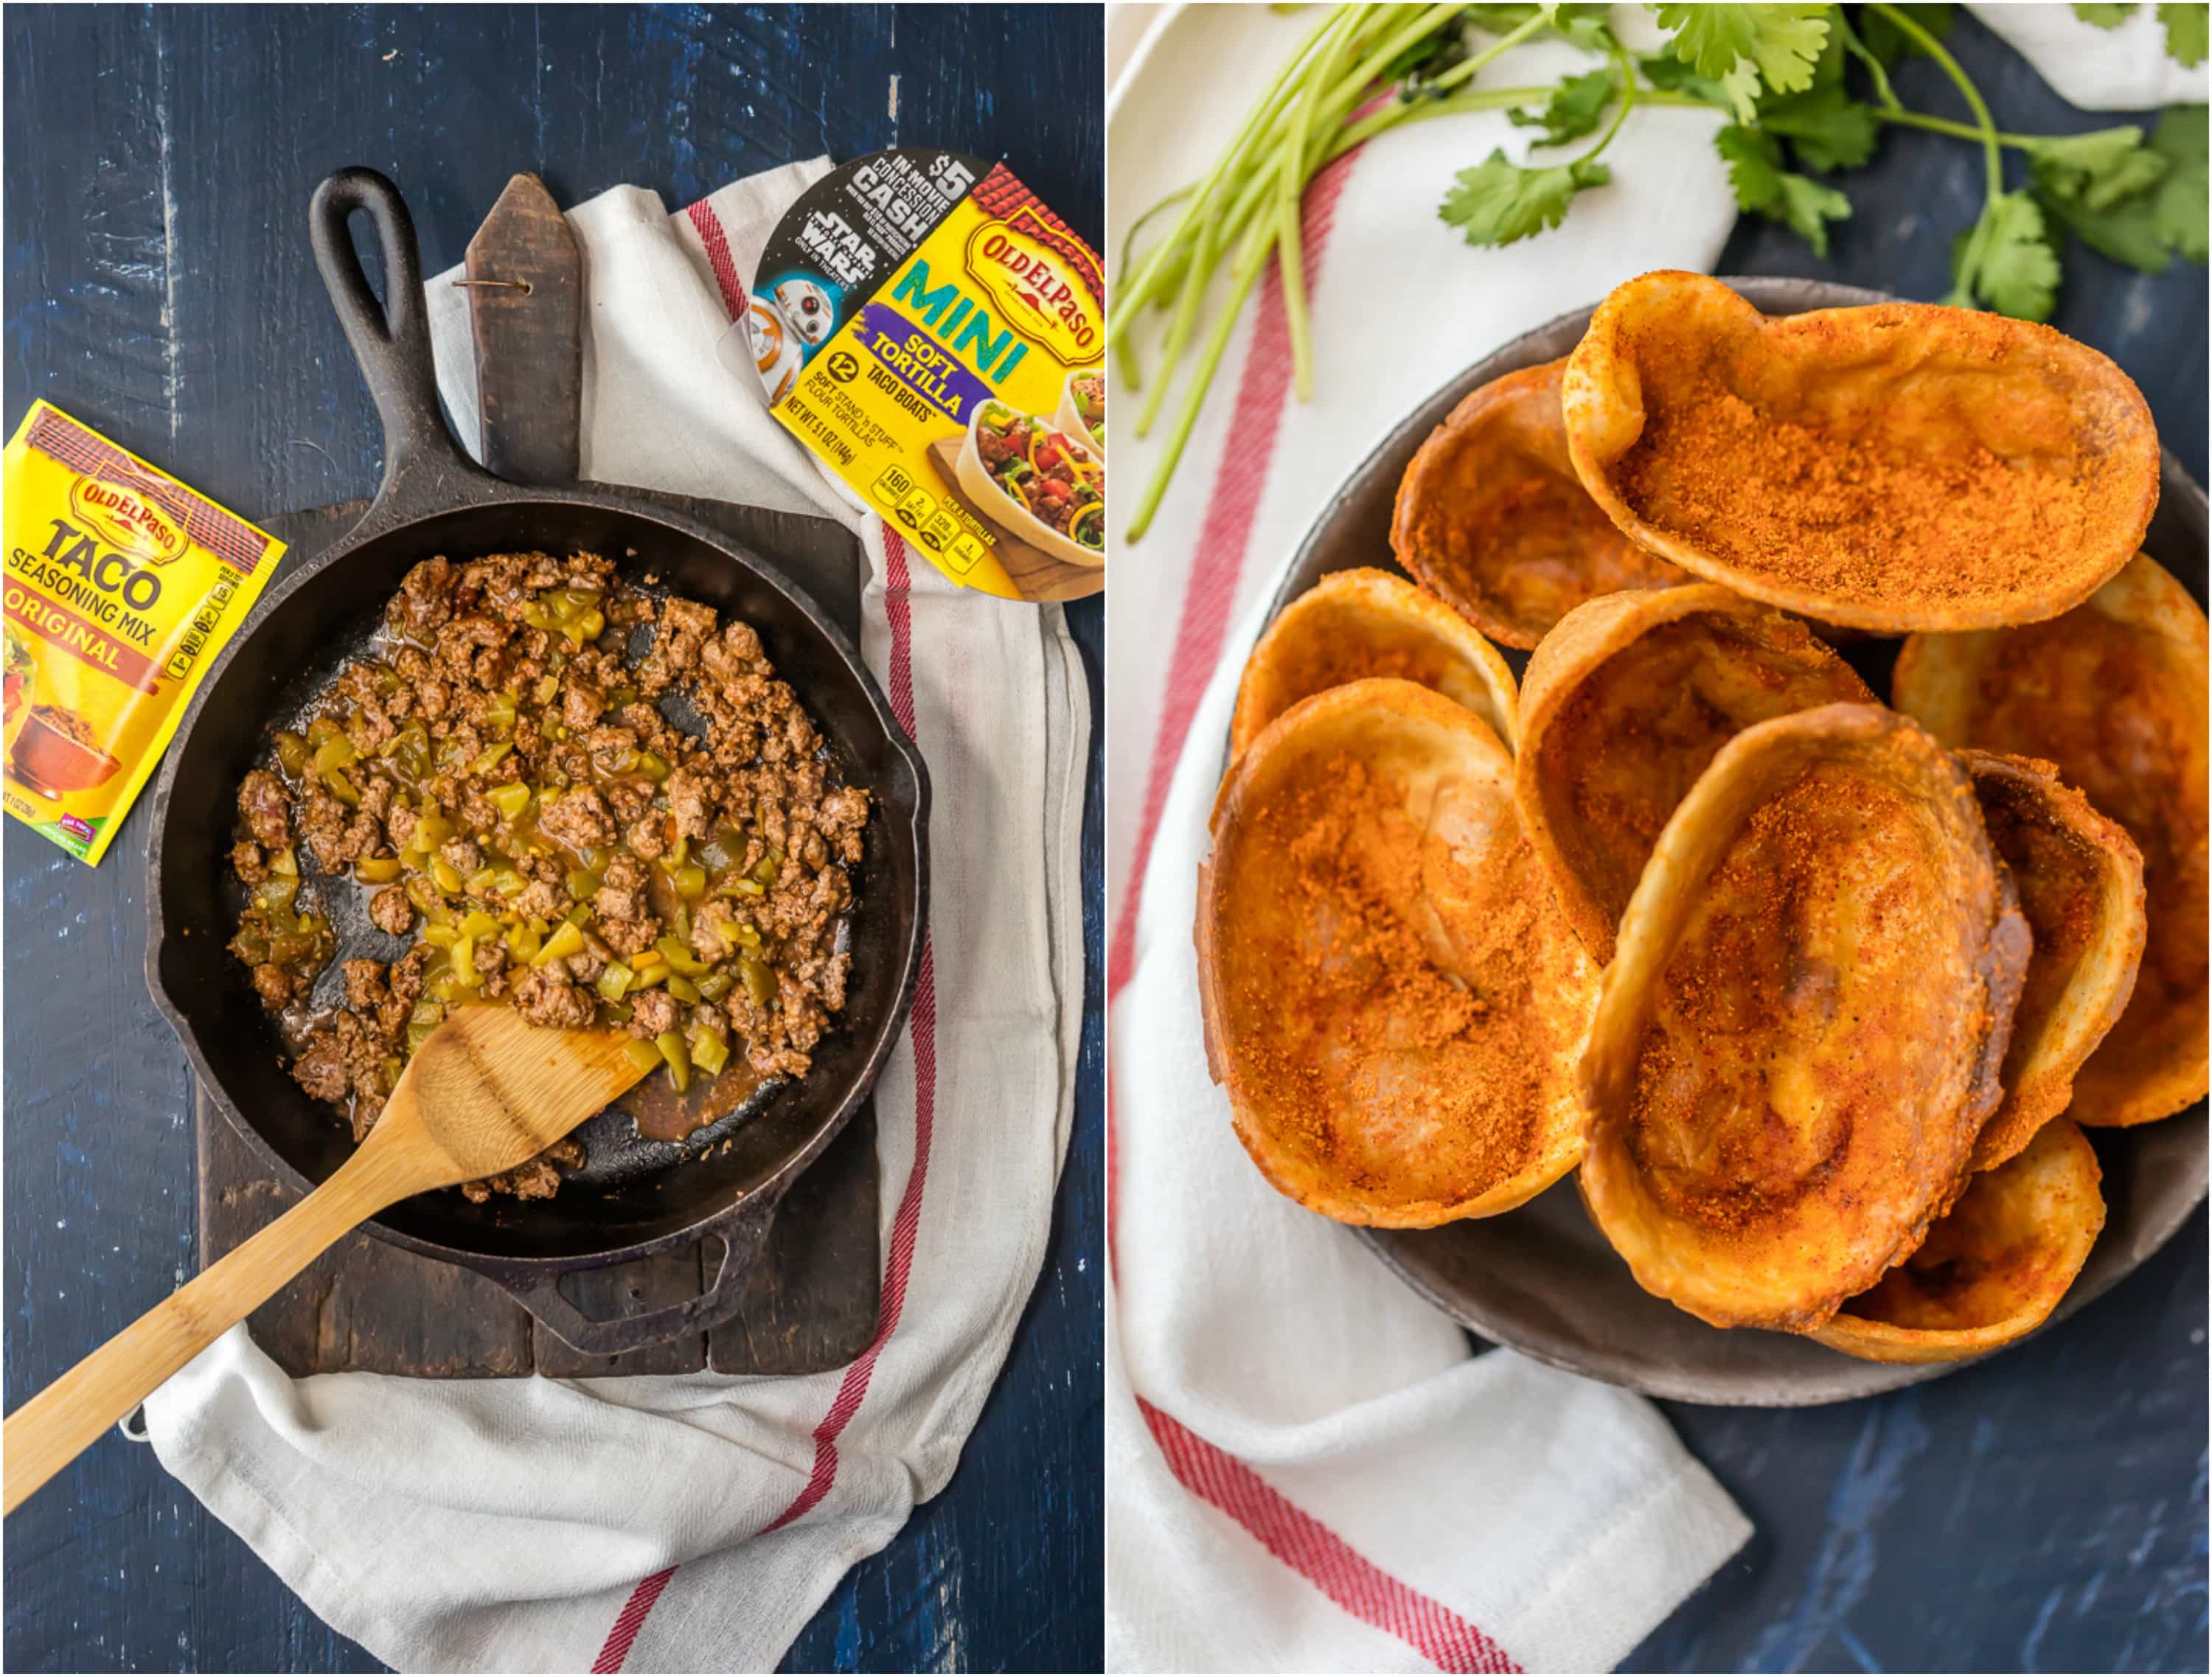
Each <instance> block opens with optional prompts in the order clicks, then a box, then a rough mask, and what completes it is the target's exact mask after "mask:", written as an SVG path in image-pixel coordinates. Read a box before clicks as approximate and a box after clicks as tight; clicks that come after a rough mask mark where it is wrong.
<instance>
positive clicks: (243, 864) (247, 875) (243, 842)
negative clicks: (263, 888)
mask: <svg viewBox="0 0 2212 1677" xmlns="http://www.w3.org/2000/svg"><path fill="white" fill-rule="evenodd" d="M230 866H231V871H232V872H234V873H236V874H237V875H238V877H239V878H240V879H242V880H244V881H245V882H246V884H249V885H258V884H260V883H261V882H262V881H263V880H264V879H266V878H268V877H269V861H268V859H267V858H266V857H264V855H263V854H261V847H260V846H259V845H258V844H256V843H255V842H253V841H252V839H240V840H239V842H237V843H236V844H234V845H232V846H231V847H230Z"/></svg>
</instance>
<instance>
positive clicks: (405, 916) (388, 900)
mask: <svg viewBox="0 0 2212 1677" xmlns="http://www.w3.org/2000/svg"><path fill="white" fill-rule="evenodd" d="M368 917H369V919H370V920H371V921H374V922H375V924H376V929H377V930H378V931H380V932H389V933H391V934H392V936H393V937H395V938H404V937H405V936H406V935H407V928H408V927H410V926H412V925H414V924H415V905H414V904H413V903H411V902H409V901H408V900H407V893H406V892H405V891H404V890H400V888H399V887H398V886H397V885H386V887H385V888H384V889H383V890H380V891H379V892H377V894H376V895H375V896H372V897H370V898H369V899H368Z"/></svg>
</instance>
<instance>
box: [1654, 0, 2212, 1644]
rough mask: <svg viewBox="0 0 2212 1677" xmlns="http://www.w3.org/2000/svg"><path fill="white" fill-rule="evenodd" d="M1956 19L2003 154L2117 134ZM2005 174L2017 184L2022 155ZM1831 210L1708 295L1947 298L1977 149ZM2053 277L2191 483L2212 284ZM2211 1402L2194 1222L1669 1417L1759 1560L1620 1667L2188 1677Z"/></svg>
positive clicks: (2178, 269) (1901, 144)
mask: <svg viewBox="0 0 2212 1677" xmlns="http://www.w3.org/2000/svg"><path fill="white" fill-rule="evenodd" d="M1953 10H1954V13H1958V14H1960V16H1959V18H1958V21H1957V23H1956V25H1955V27H1954V30H1953V33H1952V39H1951V41H1950V46H1951V47H1952V49H1953V50H1954V52H1955V53H1956V54H1957V56H1958V57H1959V58H1960V61H1961V62H1962V63H1963V64H1964V65H1965V66H1966V70H1967V73H1968V74H1969V75H1970V76H1972V77H1973V78H1974V80H1975V81H1976V82H1978V83H1979V85H1980V87H1981V89H1982V92H1983V94H1984V96H1985V97H1986V98H1987V99H1988V100H1989V102H1990V106H1991V107H1992V109H1993V110H1994V111H1995V112H1996V120H1997V125H1998V126H1999V127H2000V128H2002V129H2005V130H2008V131H2012V132H2015V133H2070V132H2075V131H2081V130H2085V129H2090V128H2099V127H2106V126H2109V125H2112V124H2114V123H2118V122H2121V121H2124V120H2127V119H2128V118H2124V117H2119V116H2111V115H2100V116H2091V115H2087V114H2084V113H2083V112H2078V111H2075V110H2072V109H2070V108H2069V107H2068V106H2066V105H2065V104H2064V103H2063V101H2061V100H2059V99H2058V98H2057V95H2055V94H2052V93H2051V91H2050V89H2049V88H2046V87H2045V85H2044V84H2043V82H2041V80H2040V79H2039V77H2038V76H2036V74H2035V72H2034V71H2033V70H2032V69H2030V68H2029V67H2028V65H2027V64H2026V63H2025V62H2024V61H2023V60H2022V59H2021V58H2019V57H2018V56H2017V55H2016V54H2015V53H2014V52H2012V51H2011V50H2010V49H2009V48H2008V47H2006V46H2004V45H2003V44H2002V42H2000V41H1998V40H1997V39H1996V38H1995V37H1994V36H1992V35H1990V34H1989V33H1986V32H1985V31H1984V30H1983V29H1982V28H1981V27H1979V26H1978V24H1975V23H1974V22H1972V21H1971V20H1970V19H1968V18H1966V16H1965V15H1963V10H1964V9H1963V8H1954V9H1953ZM1897 89H1898V93H1899V97H1900V98H1902V99H1903V100H1905V103H1906V104H1907V105H1908V106H1911V108H1913V109H1915V110H1920V111H1926V112H1933V113H1935V114H1938V115H1942V116H1951V117H1957V116H1960V115H1962V114H1963V112H1960V108H1959V104H1958V95H1957V94H1955V93H1954V91H1953V90H1952V88H1951V87H1950V84H1949V83H1948V82H1946V81H1945V80H1944V79H1943V77H1942V75H1941V74H1940V72H1938V71H1937V70H1936V69H1935V67H1934V66H1933V65H1931V64H1927V63H1925V62H1919V63H1915V64H1908V65H1906V66H1905V68H1904V70H1902V71H1901V72H1900V73H1899V76H1898V78H1897ZM2142 120H2143V122H2144V125H2145V126H2146V127H2148V125H2149V121H2150V118H2148V117H2147V118H2142ZM2008 167H2010V168H2011V169H2012V170H2013V171H2014V179H2015V180H2016V179H2018V171H2019V169H2020V167H2021V166H2020V163H2019V161H2018V159H2017V157H2015V158H2014V159H2013V160H2011V161H2010V162H2009V165H2008ZM1838 185H1841V186H1843V187H1844V189H1845V190H1846V191H1848V192H1849V194H1850V199H1851V204H1852V206H1853V214H1852V217H1851V219H1850V221H1849V222H1845V223H1844V224H1843V225H1842V226H1841V227H1839V228H1837V229H1836V231H1835V236H1834V240H1833V243H1832V246H1831V249H1830V252H1829V259H1828V260H1827V261H1826V262H1821V261H1817V260H1815V259H1814V258H1813V256H1812V254H1811V253H1810V252H1808V250H1807V248H1806V246H1805V245H1804V244H1803V242H1802V240H1798V239H1797V238H1796V236H1795V235H1794V234H1790V233H1788V232H1787V231H1785V230H1784V229H1782V228H1778V227H1776V226H1774V225H1773V224H1772V223H1770V222H1763V221H1752V220H1750V219H1747V220H1745V221H1744V222H1741V223H1740V224H1739V225H1738V227H1737V229H1736V233H1735V237H1734V239H1732V240H1730V242H1729V247H1728V251H1727V253H1726V254H1725V255H1724V256H1723V258H1722V259H1721V271H1723V273H1744V274H1803V275H1810V276H1817V277H1820V278H1823V279H1835V280H1842V281H1844V282H1847V283H1851V284H1856V285H1867V286H1875V287H1879V288H1881V289H1884V290H1887V291H1893V292H1896V293H1898V294H1899V295H1902V296H1906V297H1914V298H1921V299H1926V300H1929V301H1933V300H1934V299H1936V298H1939V297H1941V296H1942V295H1943V294H1944V293H1945V292H1946V291H1947V290H1948V289H1949V286H1950V273H1949V260H1950V248H1951V240H1952V238H1953V236H1954V234H1957V233H1958V232H1960V230H1961V229H1963V228H1966V227H1968V226H1970V225H1972V222H1973V218H1974V216H1975V214H1976V212H1977V210H1978V209H1979V207H1980V204H1981V194H1982V160H1981V155H1980V153H1979V151H1978V149H1975V148H1974V147H1972V146H1968V145H1963V144H1961V143H1959V142H1957V141H1954V140H1948V139H1944V138H1942V137H1938V136H1935V135H1929V134H1921V133H1913V132H1907V131H1897V130H1893V131H1890V132H1888V133H1887V134H1886V135H1885V137H1884V138H1883V141H1882V149H1881V154H1880V155H1879V156H1878V157H1877V159H1876V161H1875V163H1874V164H1873V165H1872V166H1871V167H1869V168H1867V169H1864V170H1861V171H1857V172H1855V173H1851V174H1850V175H1848V176H1845V177H1843V178H1842V179H1839V180H1838ZM2065 268H2066V283H2065V289H2064V290H2063V293H2062V295H2061V299H2060V303H2059V307H2058V312H2057V314H2056V316H2055V317H2054V318H2053V319H2052V322H2051V324H2052V325H2056V326H2057V327H2058V328H2059V329H2060V330H2061V331H2066V332H2069V333H2071V334H2073V335H2074V336H2075V337H2079V338H2081V339H2082V340H2083V341H2085V342H2087V343H2092V344H2093V345H2095V346H2096V347H2097V348H2098V349H2102V350H2103V351H2104V352H2105V353H2106V354H2107V355H2111V356H2112V358H2113V359H2114V360H2116V361H2118V362H2119V363H2120V365H2121V366H2122V367H2124V368H2126V369H2127V371H2128V373H2129V374H2130V376H2131V377H2133V378H2134V379H2135V380H2136V383H2137V384H2138V385H2139V386H2142V392H2143V395H2144V396H2145V398H2148V401H2149V403H2150V405H2151V410H2152V412H2153V413H2154V415H2155V416H2156V417H2157V420H2158V427H2159V434H2160V438H2161V439H2162V440H2163V441H2164V442H2165V444H2166V447H2168V448H2170V449H2172V451H2173V453H2175V455H2176V456H2177V457H2178V458H2179V459H2180V461H2181V463H2182V465H2184V466H2185V467H2186V468H2187V469H2188V471H2189V472H2190V474H2191V476H2192V477H2195V478H2196V479H2197V482H2198V483H2203V482H2204V467H2205V404H2206V346H2205V308H2206V291H2205V270H2203V268H2201V267H2194V266H2191V265H2189V264H2185V263H2180V262H2176V263H2175V264H2173V265H2172V267H2171V268H2169V269H2168V270H2166V272H2165V273H2163V274H2161V275H2158V276H2147V275H2142V274H2138V273H2136V272H2135V271H2134V270H2130V269H2126V268H2123V267H2120V266H2119V265H2118V264H2114V263H2112V262H2108V261H2106V259H2105V258H2101V257H2099V256H2096V255H2094V254H2093V253H2092V252H2088V251H2086V250H2084V249H2082V248H2081V246H2075V247H2074V248H2073V249H2071V250H2070V251H2069V252H2067V254H2066V257H2065ZM2202 1112H2203V1109H2202V1108H2201V1107H2200V1108H2199V1109H2197V1115H2193V1116H2190V1117H2186V1118H2180V1119H2176V1120H2173V1121H2174V1122H2177V1123H2201V1122H2203V1117H2202ZM2205 1379H2206V1370H2205V1216H2204V1212H2203V1209H2202V1208H2200V1209H2199V1210H2198V1211H2197V1214H2196V1216H2194V1217H2193V1218H2191V1219H2190V1220H2189V1222H2188V1223H2187V1224H2185V1225H2184V1226H2183V1227H2182V1229H2181V1231H2180V1232H2179V1234H2177V1235H2175V1236H2174V1237H2173V1239H2172V1241H2171V1242H2169V1243H2167V1245H2166V1248H2165V1249H2163V1250H2162V1251H2160V1253H2159V1254H2158V1255H2157V1256H2156V1257H2155V1258H2154V1259H2153V1260H2152V1261H2150V1262H2149V1263H2148V1264H2146V1265H2144V1266H2143V1267H2142V1268H2141V1269H2140V1270H2138V1271H2137V1272H2136V1273H2135V1274H2134V1275H2132V1276H2130V1277H2129V1278H2128V1279H2127V1280H2125V1281H2124V1282H2123V1283H2122V1284H2121V1285H2119V1286H2118V1288H2116V1289H2115V1290H2114V1291H2112V1292H2111V1293H2110V1294H2108V1295H2107V1296H2106V1297H2104V1298H2102V1299H2100V1301H2098V1302H2097V1303H2094V1304H2093V1305H2091V1306H2090V1307H2089V1308H2088V1309H2085V1310H2083V1311H2082V1312H2081V1314H2080V1315H2076V1316H2075V1317H2074V1318H2073V1319H2072V1320H2071V1321H2069V1322H2064V1323H2062V1324H2061V1325H2060V1326H2058V1327H2057V1328H2054V1329H2052V1330H2051V1332H2050V1333H2048V1334H2044V1335H2042V1336H2041V1337H2039V1338H2038V1339H2036V1340H2033V1341H2031V1342H2030V1343H2028V1344H2027V1345H2025V1346H2020V1347H2019V1348H2017V1349H2016V1350H2014V1351H2011V1352H2007V1353H2006V1354H2004V1355H2003V1356H2002V1357H1999V1358H1996V1359H1995V1360H1994V1361H1992V1362H1990V1363H1987V1364H1983V1365H1981V1366H1979V1367H1978V1368H1973V1369H1969V1370H1964V1371H1962V1372H1960V1373H1958V1374H1955V1375H1953V1376H1949V1377H1948V1378H1946V1379H1942V1380H1938V1381H1936V1382H1932V1383H1930V1384H1928V1385H1923V1386H1916V1387H1912V1388H1908V1389H1906V1390H1905V1391H1902V1392H1898V1393H1895V1394H1891V1395H1889V1396H1887V1397H1882V1398H1876V1399H1874V1400H1871V1401H1867V1402H1863V1403H1852V1404H1844V1405H1840V1406H1837V1407H1831V1408H1826V1409H1808V1410H1767V1411H1759V1410H1724V1409H1705V1408H1699V1407H1694V1406H1692V1405H1686V1404H1667V1405H1663V1406H1662V1407H1664V1408H1665V1410H1666V1411H1667V1413H1668V1418H1669V1419H1671V1420H1672V1421H1673V1422H1674V1425H1675V1427H1676V1428H1677V1429H1678V1430H1679V1431H1680V1433H1681V1435H1682V1438H1683V1441H1684V1442H1685V1443H1687V1444H1688V1445H1689V1447H1690V1449H1692V1450H1693V1451H1694V1452H1696V1454H1697V1455H1698V1456H1699V1459H1700V1460H1702V1461H1704V1462H1705V1465H1706V1466H1707V1467H1711V1469H1712V1470H1713V1472H1714V1473H1715V1474H1716V1475H1717V1476H1718V1478H1719V1480H1720V1481H1721V1483H1722V1484H1723V1486H1726V1487H1727V1488H1728V1490H1729V1492H1730V1494H1732V1495H1733V1496H1734V1497H1735V1499H1736V1501H1737V1502H1738V1504H1740V1505H1741V1507H1742V1509H1743V1510H1744V1512H1745V1513H1746V1514H1747V1515H1748V1516H1750V1517H1751V1519H1752V1521H1753V1523H1754V1524H1755V1525H1756V1526H1757V1527H1758V1534H1757V1535H1756V1536H1754V1537H1753V1539H1752V1540H1751V1543H1750V1545H1749V1546H1748V1547H1747V1548H1746V1549H1745V1551H1744V1552H1742V1553H1741V1555H1739V1556H1738V1557H1737V1558H1736V1559H1735V1560H1733V1561H1731V1562H1730V1563H1729V1565H1727V1566H1726V1567H1724V1568H1723V1569H1722V1571H1720V1573H1719V1574H1718V1575H1717V1577H1715V1578H1714V1580H1713V1581H1712V1582H1711V1583H1710V1584H1708V1585H1707V1586H1706V1587H1705V1589H1704V1590H1702V1591H1700V1592H1699V1594H1698V1595H1695V1596H1693V1597H1692V1598H1691V1600H1690V1601H1687V1602H1686V1603H1685V1604H1684V1605H1683V1606H1682V1607H1681V1608H1680V1610H1678V1611H1677V1612H1676V1613H1674V1616H1673V1617H1672V1618H1671V1619H1668V1621H1667V1623H1666V1624H1664V1625H1662V1626H1661V1627H1660V1628H1659V1630H1658V1631H1656V1632H1655V1633H1654V1634H1653V1635H1652V1637H1651V1638H1650V1639H1649V1640H1648V1641H1646V1642H1645V1643H1644V1645H1643V1646H1642V1647H1640V1648H1638V1650H1636V1652H1635V1653H1634V1654H1633V1655H1632V1656H1631V1657H1630V1659H1629V1660H1628V1661H1627V1662H1626V1664H1625V1665H1624V1667H1623V1668H1624V1669H1626V1670H1635V1671H1885V1670H1887V1671H2203V1669H2204V1668H2205V1657H2206V1616H2205V1425H2206V1415H2205V1389H2206V1387H2205Z"/></svg>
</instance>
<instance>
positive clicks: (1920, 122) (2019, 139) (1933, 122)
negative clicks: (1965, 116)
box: [1875, 106, 2047, 151]
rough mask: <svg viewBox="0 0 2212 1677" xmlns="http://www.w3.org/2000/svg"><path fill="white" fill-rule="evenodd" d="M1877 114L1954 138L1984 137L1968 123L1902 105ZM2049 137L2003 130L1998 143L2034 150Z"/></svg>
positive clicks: (1972, 138) (1884, 119) (2023, 149)
mask: <svg viewBox="0 0 2212 1677" xmlns="http://www.w3.org/2000/svg"><path fill="white" fill-rule="evenodd" d="M1875 115H1876V116H1877V117H1879V118H1881V120H1882V121H1884V122H1894V123H1901V124H1902V125H1904V126H1905V127H1907V128H1922V129H1925V130H1927V131H1928V132H1929V133H1930V134H1948V135H1949V136H1950V137H1952V138H1953V139H1954V140H1979V139H1981V138H1982V137H1983V135H1982V131H1981V130H1980V129H1978V128H1975V127H1972V126H1971V125H1968V124H1966V123H1963V122H1952V121H1950V120H1948V118H1943V117H1929V116H1923V115H1922V114H1921V113H1920V112H1917V111H1907V110H1905V109H1904V108H1902V107H1901V106H1900V107H1899V109H1897V110H1894V111H1876V112H1875ZM2045 138H2047V136H2045V135H2040V134H2006V133H2002V132H2001V133H1999V134H1998V135H1997V136H1996V143H1998V144H1999V145H2001V146H2010V147H2012V148H2013V149H2015V150H2019V151H2033V150H2034V149H2035V148H2036V147H2037V146H2038V145H2039V144H2040V143H2042V142H2043V141H2044V140H2045Z"/></svg>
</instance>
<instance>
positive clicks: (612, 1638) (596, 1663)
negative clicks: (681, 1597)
mask: <svg viewBox="0 0 2212 1677" xmlns="http://www.w3.org/2000/svg"><path fill="white" fill-rule="evenodd" d="M675 1575H676V1569H675V1568H674V1567H672V1566H670V1567H665V1568H663V1569H662V1570H661V1571H658V1572H655V1573H654V1574H653V1576H652V1577H649V1578H641V1579H639V1580H638V1584H637V1588H636V1589H633V1590H632V1591H630V1593H629V1601H625V1602H623V1610H622V1612H621V1613H618V1614H617V1615H616V1618H615V1624H614V1628H613V1629H612V1630H611V1631H608V1632H607V1640H606V1645H605V1647H603V1648H601V1649H600V1650H599V1658H597V1659H596V1660H593V1661H592V1670H593V1671H594V1672H602V1671H620V1670H621V1669H622V1668H623V1661H624V1660H626V1659H628V1658H629V1645H630V1644H632V1643H633V1642H635V1641H636V1640H637V1633H638V1630H639V1628H640V1627H641V1625H644V1623H645V1616H646V1614H647V1613H651V1612H652V1611H653V1603H654V1602H655V1601H659V1599H660V1592H661V1591H662V1590H664V1589H666V1588H667V1587H668V1581H669V1579H671V1577H675Z"/></svg>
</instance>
